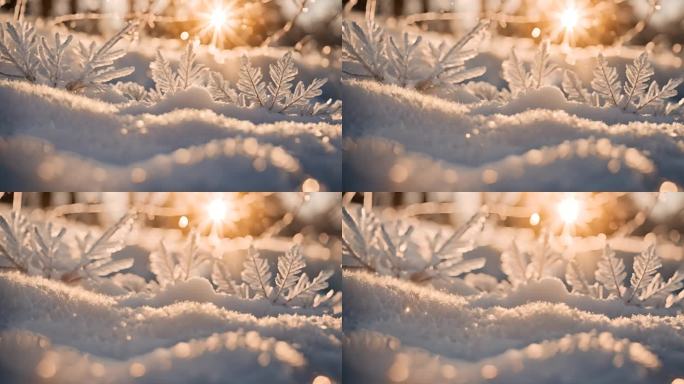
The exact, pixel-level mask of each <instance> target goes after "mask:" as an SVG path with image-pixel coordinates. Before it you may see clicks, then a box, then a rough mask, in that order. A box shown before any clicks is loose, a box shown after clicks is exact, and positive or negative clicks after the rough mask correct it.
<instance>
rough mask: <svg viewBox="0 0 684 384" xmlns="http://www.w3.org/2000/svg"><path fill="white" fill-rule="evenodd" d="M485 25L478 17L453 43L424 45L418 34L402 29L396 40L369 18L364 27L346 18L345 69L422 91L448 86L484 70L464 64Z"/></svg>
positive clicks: (485, 22)
mask: <svg viewBox="0 0 684 384" xmlns="http://www.w3.org/2000/svg"><path fill="white" fill-rule="evenodd" d="M488 26H489V22H488V21H481V22H480V23H478V25H477V26H476V27H475V28H473V29H472V30H471V31H470V32H468V33H467V34H466V35H464V36H463V37H462V38H461V39H460V40H459V41H458V42H456V43H455V44H453V45H450V44H447V43H446V42H441V43H440V44H439V45H434V44H432V43H428V46H427V47H425V46H423V45H421V42H422V38H421V37H420V36H418V37H416V38H415V39H414V40H411V38H410V37H409V34H408V33H403V36H402V39H401V40H400V41H399V42H398V41H397V40H395V39H394V37H392V36H390V35H389V33H387V32H386V31H385V30H384V29H383V28H382V27H381V26H380V25H378V24H376V23H375V21H374V20H371V19H367V20H366V23H365V26H364V27H362V26H360V25H359V24H357V23H356V22H353V21H352V22H348V21H345V22H344V23H343V25H342V48H343V52H342V53H343V60H345V63H344V64H345V65H344V70H345V73H347V74H349V75H351V76H352V77H359V78H372V79H375V80H376V81H379V82H383V83H388V84H396V85H399V86H401V87H405V88H413V89H416V90H418V91H421V92H428V91H431V90H435V89H446V90H451V89H452V88H453V87H455V86H457V85H458V84H460V83H463V82H464V81H467V80H470V79H473V78H475V77H478V76H481V75H483V74H484V73H485V68H484V67H474V68H466V67H465V63H466V61H468V60H470V59H472V58H474V57H475V56H477V53H478V51H477V49H476V48H473V46H475V45H477V44H478V43H479V40H480V39H481V38H482V36H483V35H484V34H485V31H486V29H487V27H488ZM358 71H362V72H363V73H358Z"/></svg>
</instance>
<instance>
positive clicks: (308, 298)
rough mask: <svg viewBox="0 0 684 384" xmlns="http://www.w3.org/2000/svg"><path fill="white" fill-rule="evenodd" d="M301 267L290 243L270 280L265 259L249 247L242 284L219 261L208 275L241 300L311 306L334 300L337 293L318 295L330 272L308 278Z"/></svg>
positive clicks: (300, 258)
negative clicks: (311, 278) (260, 300)
mask: <svg viewBox="0 0 684 384" xmlns="http://www.w3.org/2000/svg"><path fill="white" fill-rule="evenodd" d="M305 267H306V262H305V261H304V256H303V255H302V253H301V251H300V249H299V247H298V246H296V245H295V246H292V247H291V248H290V249H289V250H288V251H287V252H286V253H285V255H283V256H281V257H279V258H278V265H277V269H278V273H277V275H276V277H275V281H274V280H273V273H272V272H271V269H270V267H269V265H268V262H267V261H266V259H265V258H263V257H262V256H261V254H260V253H259V252H258V251H257V250H256V249H255V248H254V247H253V246H250V247H249V249H248V251H247V258H246V259H245V262H244V264H243V270H242V273H241V279H242V283H240V284H238V283H236V282H235V281H234V280H233V279H232V278H231V276H230V273H229V272H228V269H227V266H226V265H225V264H224V263H222V262H216V263H215V264H214V270H213V272H212V275H211V276H212V281H213V282H214V284H216V285H217V286H218V288H219V290H221V291H224V292H228V293H232V294H237V295H239V296H240V297H242V298H245V299H255V298H257V299H266V300H269V301H270V302H271V303H273V304H280V305H287V306H292V307H313V308H316V307H320V306H322V305H323V304H326V305H328V304H331V303H333V302H334V301H336V299H335V298H336V297H339V294H335V292H334V291H333V290H329V291H328V292H327V293H325V294H322V295H321V294H318V292H319V291H321V290H324V289H326V288H327V287H328V283H327V281H328V279H329V278H330V277H331V276H332V275H333V271H321V272H319V273H318V275H317V276H316V277H314V278H313V280H310V279H309V277H308V276H307V274H306V273H304V268H305Z"/></svg>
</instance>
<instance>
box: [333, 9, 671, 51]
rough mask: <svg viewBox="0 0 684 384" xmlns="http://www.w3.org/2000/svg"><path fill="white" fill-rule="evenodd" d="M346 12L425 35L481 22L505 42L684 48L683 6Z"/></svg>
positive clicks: (458, 29) (467, 26) (461, 29)
mask: <svg viewBox="0 0 684 384" xmlns="http://www.w3.org/2000/svg"><path fill="white" fill-rule="evenodd" d="M343 3H344V4H345V5H344V8H345V10H348V11H351V10H354V11H358V12H364V10H365V9H366V7H367V6H368V5H369V4H370V5H371V6H372V5H373V4H375V8H376V14H377V15H378V16H379V17H381V18H383V19H388V20H390V22H393V21H395V22H397V23H405V24H408V25H414V24H415V25H417V26H419V27H420V28H422V29H424V30H433V31H439V32H445V33H454V34H457V35H460V34H462V33H463V32H464V31H466V30H468V29H470V28H472V27H473V26H474V25H475V24H476V23H477V20H478V19H479V18H488V19H490V20H492V21H495V22H496V32H497V33H498V34H500V35H502V36H514V37H526V38H532V39H535V40H540V39H545V38H546V39H551V40H552V41H553V42H557V43H560V42H566V43H568V44H571V45H573V46H588V45H612V44H618V43H630V44H635V45H646V44H647V43H649V42H651V41H653V44H659V45H667V46H668V47H670V48H671V49H672V50H673V52H674V53H676V54H680V53H681V51H682V43H684V3H682V1H681V0H373V1H371V2H369V1H367V0H343Z"/></svg>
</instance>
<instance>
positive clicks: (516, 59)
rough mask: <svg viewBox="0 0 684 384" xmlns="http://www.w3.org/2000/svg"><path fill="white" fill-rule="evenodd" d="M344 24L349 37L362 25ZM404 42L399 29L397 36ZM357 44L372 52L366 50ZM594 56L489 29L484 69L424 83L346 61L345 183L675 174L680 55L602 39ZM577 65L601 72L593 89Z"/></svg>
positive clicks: (506, 185) (505, 185)
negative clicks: (369, 72) (406, 83)
mask: <svg viewBox="0 0 684 384" xmlns="http://www.w3.org/2000/svg"><path fill="white" fill-rule="evenodd" d="M399 25H401V23H400V24H399ZM378 28H380V27H378ZM406 28H407V30H409V27H406ZM359 29H360V30H362V28H361V27H359ZM389 29H390V28H386V30H389ZM366 32H368V31H366ZM404 32H405V31H391V32H388V31H385V32H384V33H385V35H387V36H393V37H394V36H401V34H402V33H404ZM347 33H348V34H350V36H349V38H348V39H353V38H354V37H353V36H355V35H354V33H356V35H358V34H359V33H360V32H353V31H352V29H351V28H349V29H348V32H347ZM368 36H370V34H369V35H368ZM421 37H422V42H423V43H424V44H425V43H429V42H434V41H441V40H442V39H449V37H448V36H446V35H444V34H438V33H425V34H423V35H422V36H421ZM356 39H357V40H358V41H359V42H360V41H361V39H360V38H356ZM367 40H370V37H368V39H367ZM454 41H455V40H454ZM412 42H413V40H412V39H408V40H405V42H404V45H403V47H404V48H405V47H406V46H410V45H411V43H412ZM345 44H346V43H345ZM369 44H370V43H369ZM407 44H408V45H407ZM447 44H448V41H447ZM350 45H351V44H350ZM371 45H373V44H371ZM361 46H363V45H359V47H361ZM512 47H515V50H513V51H512V49H511V48H512ZM404 48H402V46H401V45H398V46H397V49H395V51H397V52H404V50H405V49H404ZM363 52H366V56H365V57H370V53H371V50H369V49H366V48H364V50H363ZM596 56H597V55H596V52H595V51H592V50H589V49H573V51H572V54H569V55H564V54H562V53H561V50H559V49H558V48H557V47H555V46H549V44H548V43H542V44H541V45H540V46H538V47H537V46H534V44H533V43H531V42H529V41H527V40H525V39H516V38H510V39H509V38H501V37H498V38H493V39H492V40H491V41H489V42H485V43H484V44H482V50H481V52H480V54H479V55H478V56H477V57H474V58H473V59H472V60H471V61H470V62H469V63H473V65H476V66H482V65H484V66H486V68H487V71H486V73H485V74H484V75H483V76H482V77H481V78H480V79H478V80H481V81H479V82H470V83H465V84H461V85H459V86H458V87H452V88H451V89H450V92H433V93H432V94H429V95H426V94H424V93H420V92H416V91H415V90H412V89H407V88H410V87H400V86H396V85H393V84H396V82H393V81H389V83H390V84H382V81H377V79H375V80H376V81H372V80H369V79H362V78H361V76H354V75H353V74H352V75H350V74H348V73H347V72H352V73H356V72H354V70H359V69H361V65H347V62H345V68H344V69H345V76H346V77H345V79H344V81H343V92H344V96H343V99H344V100H346V104H345V106H344V111H345V113H344V116H345V118H344V120H343V126H344V127H343V128H344V129H343V133H344V138H345V141H344V144H343V149H344V154H343V157H344V161H345V167H344V170H343V184H344V186H345V189H347V190H393V191H416V190H422V191H425V190H432V191H437V190H496V191H511V190H520V191H525V190H527V191H529V190H594V191H595V190H618V189H619V190H657V189H658V188H659V187H660V185H662V183H663V182H665V181H672V182H674V183H675V184H677V185H684V178H682V173H681V172H679V171H680V170H681V169H682V167H683V166H684V146H683V145H682V140H681V137H682V135H683V134H684V124H682V121H684V120H682V115H681V113H682V112H684V110H681V107H682V106H684V101H678V99H677V98H676V97H674V96H675V94H676V92H677V91H679V94H681V93H682V91H683V90H684V87H682V86H681V83H680V81H679V80H678V79H677V78H678V77H679V76H681V68H680V67H681V66H680V64H679V63H680V60H679V58H677V57H675V56H673V55H671V54H669V53H662V52H661V53H658V54H652V55H650V57H649V56H648V55H647V54H645V53H644V52H643V48H642V47H633V48H624V49H622V50H616V49H609V48H606V50H605V51H604V53H603V54H602V56H601V60H599V61H600V63H601V65H599V66H597V59H596ZM570 61H574V63H573V64H568V62H570ZM349 62H350V63H351V62H355V61H354V60H351V61H349ZM527 63H530V64H527ZM357 64H358V63H357ZM617 66H619V67H620V68H622V67H623V66H624V67H626V68H627V70H626V71H625V72H624V73H623V72H622V71H617V70H616V69H615V68H616V67H617ZM582 68H591V69H593V68H596V71H597V72H600V73H597V74H596V76H595V78H594V88H593V89H591V88H589V83H591V80H592V73H591V70H589V71H582ZM358 73H362V72H358ZM623 77H624V78H623ZM507 83H508V84H507ZM623 84H624V86H623ZM658 84H661V85H658ZM662 84H665V85H662ZM507 85H508V87H510V90H511V91H510V92H509V91H508V90H507V89H506V88H507ZM644 87H646V88H644ZM599 90H600V91H601V94H602V95H604V96H601V95H600V94H599V92H597V91H599ZM563 91H565V93H564V92H563ZM611 93H612V94H613V95H614V98H615V102H612V99H613V97H611ZM659 95H662V96H663V98H660V99H659V97H660V96H659ZM437 96H438V97H437ZM608 99H611V101H610V102H608ZM648 100H652V101H651V102H648ZM647 102H648V103H647ZM644 103H646V104H644ZM642 105H643V106H642Z"/></svg>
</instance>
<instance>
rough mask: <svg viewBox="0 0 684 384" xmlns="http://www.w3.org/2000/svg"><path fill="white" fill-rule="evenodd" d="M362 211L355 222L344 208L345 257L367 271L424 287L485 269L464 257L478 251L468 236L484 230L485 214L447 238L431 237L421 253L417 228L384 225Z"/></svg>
mask: <svg viewBox="0 0 684 384" xmlns="http://www.w3.org/2000/svg"><path fill="white" fill-rule="evenodd" d="M359 211H360V212H359V213H358V214H357V215H356V218H355V217H354V216H352V214H351V213H350V212H349V211H348V210H347V209H346V208H343V211H342V214H343V226H342V239H343V255H345V256H347V257H350V258H352V259H354V260H355V261H356V262H357V263H358V264H359V265H361V266H362V268H364V269H367V270H369V271H373V272H376V273H379V274H383V275H390V276H394V277H399V278H403V279H406V280H411V281H413V282H416V283H424V282H429V281H431V280H438V279H444V280H448V279H452V278H456V277H458V276H460V275H462V274H465V273H468V272H470V271H473V270H475V269H479V268H482V267H483V266H484V263H485V260H484V259H483V258H471V259H464V257H463V255H464V253H466V252H468V251H470V250H472V249H473V247H474V242H473V240H472V239H470V238H468V236H467V235H472V234H473V233H477V232H479V231H480V230H482V227H483V225H484V222H485V219H486V217H487V214H486V213H484V212H480V213H477V214H475V215H474V216H473V217H471V218H470V219H469V220H468V221H467V222H466V223H465V224H463V226H461V227H460V228H458V229H457V230H456V231H455V232H454V233H453V234H451V235H449V236H447V237H443V235H442V233H437V234H436V235H434V236H432V237H430V236H429V237H427V244H426V247H423V249H424V251H423V252H421V251H420V249H421V247H420V246H419V244H418V243H417V242H415V240H414V239H413V237H412V235H413V233H414V227H413V226H405V225H403V223H401V222H396V223H393V224H386V223H382V222H380V220H378V219H377V218H376V217H375V215H373V213H372V212H368V211H366V210H365V209H363V208H360V209H359Z"/></svg>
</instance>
